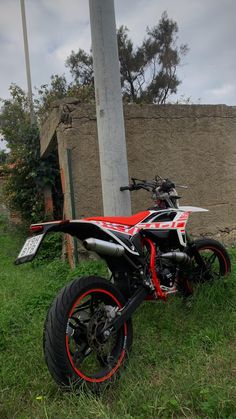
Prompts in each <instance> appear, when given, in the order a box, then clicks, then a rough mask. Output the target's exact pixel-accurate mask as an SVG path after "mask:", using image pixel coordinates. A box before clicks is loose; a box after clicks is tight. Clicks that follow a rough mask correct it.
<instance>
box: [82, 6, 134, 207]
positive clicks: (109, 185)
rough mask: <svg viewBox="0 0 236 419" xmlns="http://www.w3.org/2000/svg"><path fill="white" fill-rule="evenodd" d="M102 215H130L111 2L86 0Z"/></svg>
mask: <svg viewBox="0 0 236 419" xmlns="http://www.w3.org/2000/svg"><path fill="white" fill-rule="evenodd" d="M89 7H90V23H91V34H92V53H93V66H94V79H95V94H96V110H97V127H98V142H99V155H100V166H101V179H102V195H103V210H104V215H130V214H131V203H130V193H129V192H128V191H125V192H120V189H119V188H120V186H124V185H128V183H129V180H128V165H127V152H126V142H125V130H124V116H123V106H122V97H121V84H120V66H119V58H118V47H117V37H116V23H115V10H114V0H89Z"/></svg>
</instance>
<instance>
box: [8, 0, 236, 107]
mask: <svg viewBox="0 0 236 419" xmlns="http://www.w3.org/2000/svg"><path fill="white" fill-rule="evenodd" d="M25 7H26V18H27V25H28V37H29V49H30V61H31V76H32V85H33V86H37V87H39V86H40V85H41V84H45V83H48V82H49V80H50V75H51V74H53V73H58V74H62V73H65V74H66V75H67V74H68V73H67V70H66V69H65V67H64V62H65V59H66V58H67V56H68V55H69V54H70V52H71V50H72V49H74V50H78V48H83V49H85V50H87V51H89V49H90V46H91V37H90V23H89V9H88V0H25ZM115 8H116V21H117V26H119V25H121V24H123V25H126V26H127V27H128V28H129V29H130V36H131V37H132V39H133V41H134V44H138V43H139V42H141V41H142V40H143V38H144V36H145V29H146V27H147V26H153V25H155V24H156V23H157V22H158V20H159V18H160V16H161V14H162V12H163V11H164V10H166V11H167V13H168V15H169V17H170V18H172V19H174V20H176V21H177V23H178V26H179V41H180V43H187V44H188V46H189V48H190V52H189V53H188V55H187V56H186V57H185V59H184V63H183V65H182V66H181V68H180V69H179V72H178V74H179V78H180V79H181V80H182V84H181V86H180V88H179V93H178V95H177V96H173V97H172V100H177V98H179V97H180V96H181V95H184V97H186V98H187V97H190V98H191V101H192V102H193V103H199V101H200V103H209V104H210V103H212V104H214V103H220V104H222V103H224V104H227V105H236V77H235V73H236V70H235V69H236V48H235V41H236V24H235V18H236V0H115ZM12 82H14V83H16V84H18V85H19V86H21V87H22V88H23V89H26V77H25V62H24V51H23V36H22V25H21V14H20V0H0V97H1V98H6V97H8V88H9V85H10V83H12Z"/></svg>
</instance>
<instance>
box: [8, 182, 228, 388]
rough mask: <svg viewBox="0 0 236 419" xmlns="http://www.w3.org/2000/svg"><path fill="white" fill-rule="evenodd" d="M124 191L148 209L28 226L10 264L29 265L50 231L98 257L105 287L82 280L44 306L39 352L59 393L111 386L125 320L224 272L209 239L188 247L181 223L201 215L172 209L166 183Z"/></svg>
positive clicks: (174, 199) (124, 347)
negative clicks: (142, 196) (141, 193)
mask: <svg viewBox="0 0 236 419" xmlns="http://www.w3.org/2000/svg"><path fill="white" fill-rule="evenodd" d="M120 189H121V190H122V191H123V190H129V191H134V190H139V189H145V190H147V191H149V192H151V193H152V198H153V199H154V201H155V204H154V206H153V207H152V208H149V209H148V210H146V211H143V212H139V213H137V214H135V215H132V216H131V217H91V218H84V219H81V220H63V221H54V222H49V223H42V224H33V225H32V226H31V232H32V234H33V235H32V237H30V238H29V239H27V240H26V242H25V244H24V246H23V248H22V250H21V252H20V254H19V256H18V258H17V260H16V263H17V264H20V263H24V262H27V261H31V260H32V259H33V258H34V257H35V255H36V254H37V252H38V249H39V247H40V244H41V243H42V240H43V239H44V237H45V235H46V234H47V233H49V232H64V233H68V234H70V235H72V236H75V237H76V238H78V239H79V240H82V242H83V244H84V246H85V247H86V248H87V249H89V250H91V251H94V252H96V253H97V254H98V255H99V256H101V257H102V258H103V259H104V260H105V262H106V264H107V266H108V268H109V271H110V273H111V278H110V280H107V279H105V278H101V277H98V276H94V275H93V276H88V277H82V278H78V279H75V280H73V281H72V282H71V283H69V284H68V285H66V286H65V287H64V288H63V289H62V290H61V291H60V293H59V294H58V295H57V297H56V298H55V300H54V302H53V304H52V306H51V307H50V309H49V311H48V315H47V319H46V322H45V329H44V353H45V359H46V363H47V365H48V368H49V371H50V373H51V375H52V377H53V378H54V379H55V380H56V382H57V383H59V384H60V385H64V386H70V385H71V384H72V385H75V384H76V385H80V384H82V383H87V384H89V385H91V386H92V388H93V389H97V388H99V387H100V386H101V385H102V384H104V383H108V382H110V381H112V380H113V379H114V378H115V377H116V375H117V374H118V373H119V371H120V369H121V367H122V365H123V364H124V363H125V361H126V360H127V355H128V353H129V351H130V349H131V344H132V320H131V318H132V315H133V313H134V311H135V310H136V309H137V308H138V307H139V306H140V304H141V303H142V302H143V301H144V300H147V299H152V300H159V299H162V300H166V298H167V297H168V295H170V294H174V293H177V292H179V293H181V294H182V295H183V297H188V296H189V295H191V294H192V293H193V290H194V286H195V285H196V284H199V283H204V282H206V281H207V282H209V281H214V280H215V279H218V278H219V277H224V276H226V275H228V273H229V272H230V258H229V255H228V253H227V251H226V249H225V248H224V247H223V246H222V245H221V244H220V243H219V242H218V241H216V240H211V239H207V238H206V239H200V240H192V239H191V238H190V236H189V234H188V233H187V231H186V224H187V221H188V218H189V216H190V214H191V213H193V212H204V211H207V210H206V209H203V208H197V207H187V206H179V204H178V200H179V198H180V197H179V196H178V195H177V192H176V190H175V185H174V183H173V182H172V181H170V180H169V179H161V178H158V177H156V178H155V179H154V180H152V181H146V180H139V179H134V178H133V179H132V184H130V185H129V186H125V187H121V188H120Z"/></svg>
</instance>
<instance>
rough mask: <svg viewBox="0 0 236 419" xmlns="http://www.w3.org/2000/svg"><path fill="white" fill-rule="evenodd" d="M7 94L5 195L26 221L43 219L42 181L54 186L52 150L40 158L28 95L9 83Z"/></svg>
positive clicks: (4, 110)
mask: <svg viewBox="0 0 236 419" xmlns="http://www.w3.org/2000/svg"><path fill="white" fill-rule="evenodd" d="M10 94H11V98H10V99H9V100H4V101H3V108H2V112H1V119H2V121H4V123H3V124H2V128H1V133H2V135H3V136H4V138H5V140H6V142H7V145H8V147H9V148H10V153H9V156H8V161H7V164H6V165H5V173H6V175H8V176H7V177H6V178H7V180H6V185H5V195H6V200H7V202H8V205H9V207H10V208H11V209H12V210H15V211H19V212H20V213H21V216H22V218H23V219H24V220H27V221H28V222H32V221H38V220H39V219H44V218H45V214H44V197H43V189H44V186H45V185H51V186H52V187H53V189H55V187H56V186H55V185H57V177H58V168H57V162H56V156H55V153H54V154H51V155H50V156H49V157H48V158H47V159H45V160H42V159H40V141H39V129H38V127H37V125H31V123H30V111H29V103H28V99H27V97H26V95H25V93H24V91H23V90H22V89H21V88H20V87H18V86H16V85H14V84H13V85H11V87H10Z"/></svg>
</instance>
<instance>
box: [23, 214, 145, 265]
mask: <svg viewBox="0 0 236 419" xmlns="http://www.w3.org/2000/svg"><path fill="white" fill-rule="evenodd" d="M30 231H31V233H32V235H31V237H34V236H41V238H40V242H39V245H38V247H37V248H36V249H35V251H34V253H32V254H27V255H25V254H24V252H22V250H23V248H24V247H23V248H22V250H21V252H20V253H19V255H18V257H17V259H16V261H15V263H16V264H17V265H18V264H21V263H25V262H30V261H32V260H33V259H34V258H35V256H36V255H37V253H38V251H39V249H40V246H41V244H42V242H43V240H44V238H45V236H46V235H47V234H48V233H53V232H54V233H56V232H60V233H65V234H70V235H71V236H74V237H76V238H77V239H79V240H81V241H83V240H85V239H87V238H90V237H92V238H95V239H100V240H105V241H112V242H114V243H117V244H120V245H122V246H123V247H124V248H125V251H126V254H128V255H129V256H131V257H132V256H133V257H134V258H136V257H139V256H140V255H139V253H138V252H137V251H134V250H133V249H132V248H131V247H129V246H128V245H126V244H124V243H123V241H122V240H120V239H119V238H118V237H116V236H115V235H114V234H113V233H112V232H110V231H109V230H106V229H105V228H103V227H101V226H99V225H97V224H96V223H95V222H92V221H84V220H62V221H53V222H47V223H40V224H32V225H31V226H30Z"/></svg>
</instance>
